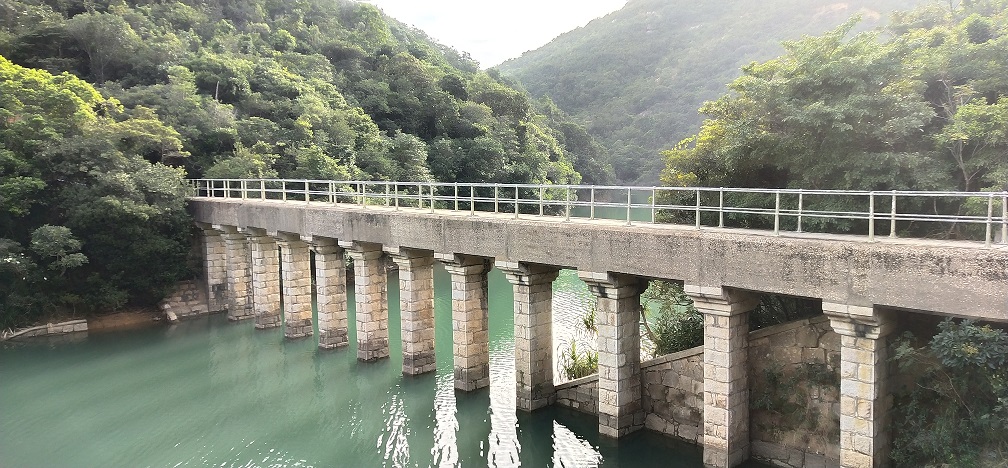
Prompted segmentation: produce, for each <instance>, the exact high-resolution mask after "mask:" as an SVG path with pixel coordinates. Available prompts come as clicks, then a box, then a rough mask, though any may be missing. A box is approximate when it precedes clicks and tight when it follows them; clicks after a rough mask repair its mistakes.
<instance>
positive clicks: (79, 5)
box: [0, 0, 605, 183]
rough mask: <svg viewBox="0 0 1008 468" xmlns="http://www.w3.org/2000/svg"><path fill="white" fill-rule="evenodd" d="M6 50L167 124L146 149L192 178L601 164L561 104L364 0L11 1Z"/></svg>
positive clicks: (467, 177)
mask: <svg viewBox="0 0 1008 468" xmlns="http://www.w3.org/2000/svg"><path fill="white" fill-rule="evenodd" d="M0 55H2V56H4V57H6V58H7V59H9V60H11V61H12V62H13V63H15V64H17V65H21V66H25V67H31V68H37V69H43V70H46V71H49V72H52V73H61V72H64V71H66V72H70V73H72V74H73V75H76V76H78V77H81V78H83V79H85V80H87V81H88V82H90V83H93V84H95V85H96V87H97V88H98V90H99V91H100V92H101V93H102V94H103V95H105V96H109V97H114V98H116V99H117V100H118V101H119V102H121V103H122V104H123V106H124V107H125V111H126V113H127V114H129V115H131V116H145V117H153V118H156V119H158V120H160V121H162V122H164V123H166V124H167V125H168V126H170V127H171V128H172V129H174V130H176V131H177V132H178V134H179V135H178V136H179V138H180V139H181V143H182V148H181V151H175V150H172V151H168V150H164V149H163V148H162V149H158V148H157V145H154V147H151V148H148V149H149V150H150V151H149V152H148V154H146V156H147V157H148V158H149V159H151V160H159V161H164V162H166V163H169V164H172V165H182V166H184V167H185V168H186V170H187V171H188V174H189V176H201V175H212V176H217V177H224V176H232V177H237V176H256V177H259V176H277V175H279V176H284V177H308V178H332V179H346V178H355V179H356V178H364V179H399V180H406V179H408V180H429V179H435V180H441V181H479V182H546V181H550V182H555V183H566V182H578V181H580V180H581V175H580V174H579V173H578V172H577V169H579V168H587V170H586V172H590V171H592V170H593V169H592V167H594V166H593V165H592V163H591V161H590V157H587V156H586V157H579V156H578V154H577V150H576V149H573V148H572V149H573V150H572V149H568V147H567V145H565V140H566V134H569V133H570V132H569V131H566V130H564V129H561V128H560V125H559V124H560V123H563V117H562V116H561V115H560V114H558V113H553V115H551V116H550V117H548V118H547V117H546V116H543V115H541V114H539V113H537V112H536V111H535V110H534V107H535V103H534V102H533V101H532V100H530V99H529V96H528V95H527V94H526V93H525V92H524V91H523V90H520V89H517V88H515V87H514V86H512V85H510V84H508V82H507V81H506V80H502V79H501V78H500V77H499V76H497V75H496V74H494V73H490V74H488V73H486V72H483V71H481V70H480V69H479V66H478V64H477V63H476V62H474V61H473V60H471V59H470V58H469V57H468V55H466V54H465V53H460V52H458V51H456V50H454V49H452V48H450V47H447V46H444V45H442V44H438V43H436V42H434V41H433V40H431V39H430V38H429V37H428V36H427V35H426V34H424V33H423V32H422V31H419V30H416V29H414V28H411V27H408V26H405V25H403V24H402V23H400V22H398V21H396V20H394V19H391V18H389V17H387V16H385V15H384V14H383V13H382V12H381V11H379V10H378V9H377V8H375V7H374V6H373V5H370V4H366V3H359V2H352V1H347V0H292V1H283V2H278V1H272V0H251V1H242V2H238V1H234V0H179V1H163V0H130V1H124V0H97V1H91V0H87V1H85V0H7V1H2V2H0ZM565 132H566V133H565ZM162 146H164V145H162ZM600 170H602V171H603V172H604V170H605V168H604V167H602V168H600ZM586 177H587V178H588V179H589V180H590V179H593V178H594V176H592V175H591V174H586Z"/></svg>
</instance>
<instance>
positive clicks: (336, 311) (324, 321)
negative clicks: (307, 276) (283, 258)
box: [311, 237, 349, 349]
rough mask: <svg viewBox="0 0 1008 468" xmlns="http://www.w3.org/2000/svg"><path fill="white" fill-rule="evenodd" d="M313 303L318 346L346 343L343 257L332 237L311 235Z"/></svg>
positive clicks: (335, 345) (333, 346)
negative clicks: (316, 320)
mask: <svg viewBox="0 0 1008 468" xmlns="http://www.w3.org/2000/svg"><path fill="white" fill-rule="evenodd" d="M311 246H312V250H314V251H315V302H316V304H317V307H318V328H319V348H322V349H333V348H340V347H343V346H346V345H347V344H349V340H348V338H347V322H348V320H347V294H346V260H345V258H344V256H343V248H341V247H340V246H339V244H338V243H337V242H336V239H330V238H325V237H313V238H312V240H311Z"/></svg>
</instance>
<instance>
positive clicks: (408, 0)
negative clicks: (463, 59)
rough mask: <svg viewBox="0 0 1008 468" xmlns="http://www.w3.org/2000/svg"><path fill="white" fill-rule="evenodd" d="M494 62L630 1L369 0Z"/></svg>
mask: <svg viewBox="0 0 1008 468" xmlns="http://www.w3.org/2000/svg"><path fill="white" fill-rule="evenodd" d="M366 1H368V2H369V3H372V4H374V5H376V6H377V7H378V8H381V9H382V10H383V11H384V12H385V13H386V14H388V15H389V16H391V17H393V18H395V19H397V20H399V21H402V22H403V23H406V24H410V25H413V26H415V27H417V28H419V29H422V30H423V31H424V32H426V33H427V34H428V35H429V36H431V37H432V38H434V39H435V40H437V41H438V42H440V43H442V44H445V45H449V46H452V47H454V48H455V49H458V50H460V51H464V52H469V54H470V55H472V57H473V58H474V59H476V60H478V61H479V63H480V66H482V67H483V68H487V67H492V66H494V65H497V64H499V63H501V62H503V61H505V60H507V59H509V58H513V57H517V56H519V55H521V54H522V52H525V51H527V50H532V49H537V48H539V46H541V45H543V44H546V43H547V42H549V41H550V40H552V39H553V38H554V37H557V36H559V35H560V34H562V33H564V32H567V31H570V30H571V29H574V28H576V27H578V26H584V25H585V24H588V22H589V21H591V20H593V19H595V18H598V17H600V16H604V15H606V14H607V13H610V12H613V11H616V10H618V9H620V8H622V7H623V5H625V4H626V0H507V1H500V0H428V1H424V0H366Z"/></svg>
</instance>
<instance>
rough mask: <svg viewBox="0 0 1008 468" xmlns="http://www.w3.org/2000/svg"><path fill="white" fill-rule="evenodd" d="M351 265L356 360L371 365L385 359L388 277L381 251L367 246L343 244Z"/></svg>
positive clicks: (357, 243) (387, 337) (366, 244)
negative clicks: (372, 362)
mask: <svg viewBox="0 0 1008 468" xmlns="http://www.w3.org/2000/svg"><path fill="white" fill-rule="evenodd" d="M339 245H340V246H341V247H343V248H344V249H346V250H347V254H349V255H350V258H352V259H353V264H354V300H355V301H356V305H357V359H360V360H361V361H373V360H375V359H381V358H387V357H388V355H389V331H388V299H387V297H386V291H387V287H388V276H387V275H386V274H385V265H384V264H382V248H381V245H379V244H372V243H367V242H343V241H340V243H339Z"/></svg>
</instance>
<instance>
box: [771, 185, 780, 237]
mask: <svg viewBox="0 0 1008 468" xmlns="http://www.w3.org/2000/svg"><path fill="white" fill-rule="evenodd" d="M776 195H777V196H776V197H775V198H776V201H775V202H774V215H773V218H774V219H773V233H774V235H775V236H779V235H780V190H779V189H778V190H777V191H776Z"/></svg>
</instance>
